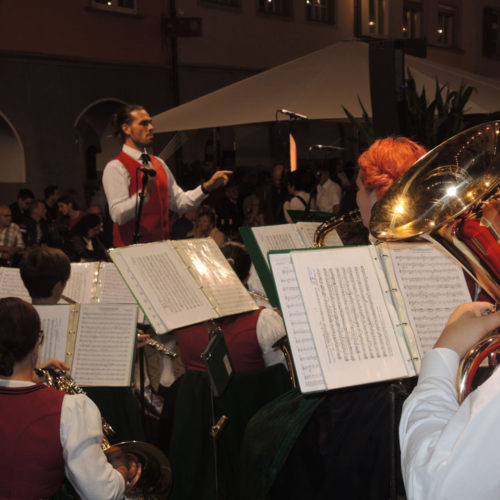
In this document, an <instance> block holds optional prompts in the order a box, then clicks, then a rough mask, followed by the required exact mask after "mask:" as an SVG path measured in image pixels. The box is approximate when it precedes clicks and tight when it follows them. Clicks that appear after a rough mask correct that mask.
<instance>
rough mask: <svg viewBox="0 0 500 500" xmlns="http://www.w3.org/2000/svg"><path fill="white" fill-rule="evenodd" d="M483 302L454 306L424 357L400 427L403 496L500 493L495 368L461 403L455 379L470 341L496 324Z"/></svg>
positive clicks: (499, 381)
mask: <svg viewBox="0 0 500 500" xmlns="http://www.w3.org/2000/svg"><path fill="white" fill-rule="evenodd" d="M491 307H492V306H491V304H490V303H488V302H472V303H469V304H464V305H462V306H459V307H458V308H457V309H456V310H455V311H454V312H453V314H452V315H451V316H450V319H449V320H448V323H447V324H446V327H445V329H444V330H443V333H442V334H441V336H440V337H439V339H438V341H437V342H436V345H435V346H434V349H432V350H430V351H429V352H427V354H426V355H425V356H424V358H423V361H422V368H421V371H420V376H419V379H418V384H417V386H416V387H415V389H414V390H413V392H412V394H411V395H410V396H409V397H408V399H407V401H406V402H405V404H404V406H403V412H402V416H401V422H400V427H399V434H400V444H401V463H402V472H403V479H404V483H405V488H406V493H407V498H408V500H433V499H435V500H438V499H439V500H442V499H446V498H450V499H452V498H453V499H457V500H458V499H471V498H477V499H481V500H489V499H491V500H493V499H498V498H499V496H500V474H499V472H498V467H499V464H500V427H499V425H498V416H499V415H500V371H499V370H498V369H496V370H495V371H494V372H493V374H492V375H491V377H490V378H489V379H488V380H487V381H486V382H484V383H483V384H482V385H481V386H480V387H478V388H477V389H476V390H475V391H473V392H472V393H471V394H470V395H469V396H468V397H467V398H466V399H465V400H464V402H463V403H462V404H461V405H459V404H458V400H457V390H456V388H455V379H456V376H457V371H458V366H459V362H460V359H461V358H462V357H463V356H464V354H465V353H466V352H467V351H468V349H469V348H470V347H472V346H473V345H475V344H476V343H477V342H478V341H479V340H480V339H481V338H483V337H484V336H486V335H487V334H488V333H490V332H491V331H492V330H494V329H495V328H498V327H499V326H500V312H495V313H493V314H486V315H485V313H487V312H491Z"/></svg>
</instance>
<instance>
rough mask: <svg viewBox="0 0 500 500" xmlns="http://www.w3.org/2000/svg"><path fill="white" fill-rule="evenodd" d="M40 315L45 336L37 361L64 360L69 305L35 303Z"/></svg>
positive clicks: (69, 312) (69, 311)
mask: <svg viewBox="0 0 500 500" xmlns="http://www.w3.org/2000/svg"><path fill="white" fill-rule="evenodd" d="M34 307H35V309H36V310H37V312H38V314H39V315H40V320H41V322H42V330H43V332H44V335H45V338H44V340H43V344H42V346H41V347H40V357H39V360H38V361H39V363H43V362H45V361H47V360H49V359H52V358H54V359H59V360H61V361H64V359H65V357H66V344H67V340H68V325H69V317H70V314H71V308H70V306H69V305H50V306H43V305H35V306H34Z"/></svg>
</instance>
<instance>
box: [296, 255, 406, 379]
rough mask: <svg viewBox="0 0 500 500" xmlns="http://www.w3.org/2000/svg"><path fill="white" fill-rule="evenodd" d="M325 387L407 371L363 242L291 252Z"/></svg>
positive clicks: (382, 377) (388, 376) (398, 375)
mask: <svg viewBox="0 0 500 500" xmlns="http://www.w3.org/2000/svg"><path fill="white" fill-rule="evenodd" d="M292 262H293V265H294V268H295V273H296V275H297V279H298V282H299V287H300V292H301V295H302V298H303V300H304V304H305V309H306V313H307V317H308V319H309V324H310V326H311V331H312V333H313V338H314V342H315V345H316V351H317V352H318V356H319V359H320V364H321V369H322V371H323V376H324V378H325V381H326V385H327V387H328V389H333V388H337V387H348V386H353V385H360V384H366V383H370V382H377V381H381V380H389V379H394V378H400V377H405V376H407V375H408V372H407V369H406V366H405V362H404V361H403V359H402V356H401V353H400V349H399V346H398V343H397V339H396V335H395V332H394V326H393V323H392V322H391V319H390V315H389V313H388V310H387V308H386V306H385V301H384V297H383V292H382V289H381V286H380V284H379V282H378V279H377V273H376V271H375V269H374V265H373V261H372V258H371V256H370V252H369V250H368V248H367V247H348V248H332V249H328V248H326V249H318V250H308V251H302V252H292Z"/></svg>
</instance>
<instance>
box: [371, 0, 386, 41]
mask: <svg viewBox="0 0 500 500" xmlns="http://www.w3.org/2000/svg"><path fill="white" fill-rule="evenodd" d="M368 33H369V34H370V35H375V36H384V35H386V34H387V0H369V2H368Z"/></svg>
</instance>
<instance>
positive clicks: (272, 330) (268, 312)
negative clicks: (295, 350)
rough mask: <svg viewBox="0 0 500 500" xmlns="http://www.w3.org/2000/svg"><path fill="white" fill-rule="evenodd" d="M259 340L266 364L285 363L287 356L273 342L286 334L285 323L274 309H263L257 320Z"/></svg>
mask: <svg viewBox="0 0 500 500" xmlns="http://www.w3.org/2000/svg"><path fill="white" fill-rule="evenodd" d="M256 330H257V340H258V342H259V346H260V348H261V350H262V357H263V358H264V364H265V365H266V366H271V365H276V364H278V363H283V364H284V365H285V366H287V365H286V361H285V356H284V355H283V352H282V351H281V349H276V350H275V349H274V348H273V344H274V343H275V342H276V341H277V340H278V339H280V338H281V337H284V336H285V335H286V332H285V325H284V324H283V319H282V318H281V316H280V315H279V314H278V313H277V312H276V311H273V310H272V309H262V310H261V311H260V314H259V319H258V320H257V326H256Z"/></svg>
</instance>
